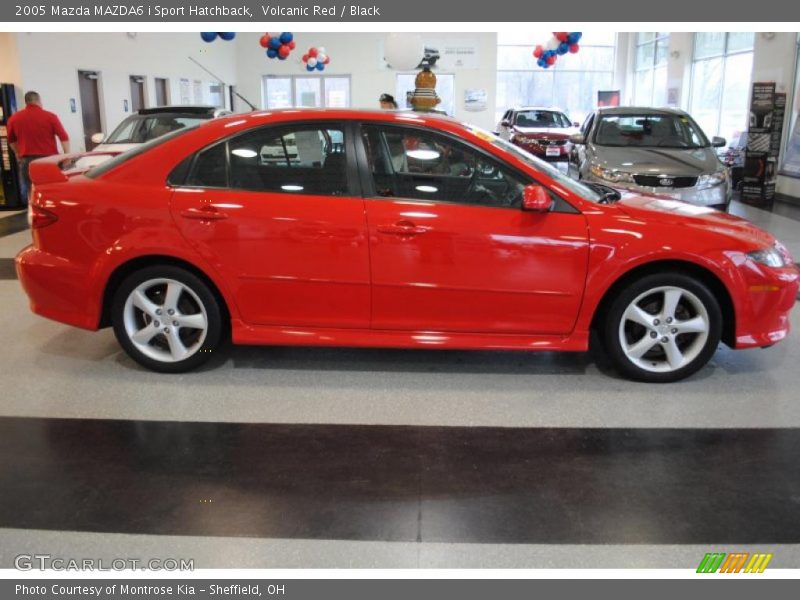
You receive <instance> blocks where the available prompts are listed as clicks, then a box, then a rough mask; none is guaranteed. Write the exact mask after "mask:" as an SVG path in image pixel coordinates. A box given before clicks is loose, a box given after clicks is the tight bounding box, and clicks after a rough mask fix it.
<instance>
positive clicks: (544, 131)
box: [514, 125, 576, 140]
mask: <svg viewBox="0 0 800 600" xmlns="http://www.w3.org/2000/svg"><path fill="white" fill-rule="evenodd" d="M575 131H576V130H575V129H572V128H571V127H569V128H564V127H518V126H517V125H514V132H515V133H521V134H522V135H528V136H531V137H537V138H542V139H546V140H566V139H568V138H569V136H571V135H572V134H573V133H575Z"/></svg>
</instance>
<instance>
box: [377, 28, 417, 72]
mask: <svg viewBox="0 0 800 600" xmlns="http://www.w3.org/2000/svg"><path fill="white" fill-rule="evenodd" d="M424 54H425V50H424V46H423V44H422V36H421V35H420V34H418V33H390V34H389V35H388V36H386V43H385V46H384V58H385V59H386V62H387V63H389V66H390V67H391V68H393V69H396V70H398V71H409V70H411V69H413V68H415V67H416V66H417V65H418V64H419V63H420V61H421V60H422V57H423V56H424Z"/></svg>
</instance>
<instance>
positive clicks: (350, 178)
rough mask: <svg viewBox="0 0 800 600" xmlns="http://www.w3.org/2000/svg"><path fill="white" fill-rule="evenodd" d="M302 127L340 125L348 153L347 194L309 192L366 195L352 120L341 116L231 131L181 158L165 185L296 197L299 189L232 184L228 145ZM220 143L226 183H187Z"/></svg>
mask: <svg viewBox="0 0 800 600" xmlns="http://www.w3.org/2000/svg"><path fill="white" fill-rule="evenodd" d="M298 125H299V126H301V127H303V128H309V127H311V128H313V127H319V128H320V129H331V128H336V127H338V128H339V129H341V131H342V133H343V135H344V155H345V163H346V171H347V190H346V192H345V193H344V194H342V195H340V196H337V195H335V194H308V195H313V196H321V197H325V198H343V197H344V198H361V197H363V193H362V189H361V185H360V181H359V178H358V177H357V176H356V172H355V170H356V169H358V161H357V157H356V153H355V147H354V140H353V137H354V136H353V133H352V129H353V128H352V121H349V120H339V119H331V120H326V119H319V118H314V119H299V120H296V121H281V122H276V123H270V124H267V125H262V126H259V127H250V128H248V129H244V130H242V131H237V132H235V133H232V134H230V135H228V136H226V137H224V138H221V139H218V140H214V141H213V142H211V143H210V144H207V145H205V146H203V147H202V148H198V149H197V150H195V151H194V152H193V153H192V154H190V155H189V156H187V157H185V158H184V159H183V160H181V161H180V162H179V163H178V164H177V165H176V166H175V168H174V169H172V171H170V173H169V175H167V180H166V185H168V186H169V187H172V188H183V189H199V190H227V191H231V192H249V193H253V194H281V195H287V196H297V195H299V194H297V193H296V192H284V191H275V190H251V189H248V188H239V187H233V186H232V185H231V156H230V149H229V148H228V146H229V144H230V142H232V141H234V140H235V139H236V138H238V137H241V136H244V135H249V134H251V133H255V132H257V131H264V130H269V129H276V130H280V129H286V128H292V127H296V126H298ZM220 144H225V146H226V149H225V178H226V180H227V185H225V186H224V187H218V186H208V185H188V184H187V183H186V181H187V180H188V179H189V176H190V175H191V173H192V171H193V170H194V166H195V163H196V162H197V159H198V157H199V156H200V154H202V153H203V152H205V151H206V150H210V149H211V148H213V147H215V146H218V145H220ZM189 157H191V165H190V166H189V168H188V169H187V170H186V174H185V175H184V177H183V181H181V182H180V183H178V182H171V181H170V178H171V176H172V174H173V173H174V172H175V171H176V170H178V169H179V168H180V167H181V165H182V164H183V163H184V161H186V160H188V159H189Z"/></svg>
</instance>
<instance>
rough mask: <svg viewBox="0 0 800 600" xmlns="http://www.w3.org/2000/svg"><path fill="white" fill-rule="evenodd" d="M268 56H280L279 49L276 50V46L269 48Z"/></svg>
mask: <svg viewBox="0 0 800 600" xmlns="http://www.w3.org/2000/svg"><path fill="white" fill-rule="evenodd" d="M267 56H269V57H270V58H275V57H276V56H278V51H277V50H275V48H267Z"/></svg>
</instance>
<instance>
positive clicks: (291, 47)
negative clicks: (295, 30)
mask: <svg viewBox="0 0 800 600" xmlns="http://www.w3.org/2000/svg"><path fill="white" fill-rule="evenodd" d="M296 45H297V44H295V42H294V40H292V41H291V42H289V49H290V50H294V47H295V46H296Z"/></svg>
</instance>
